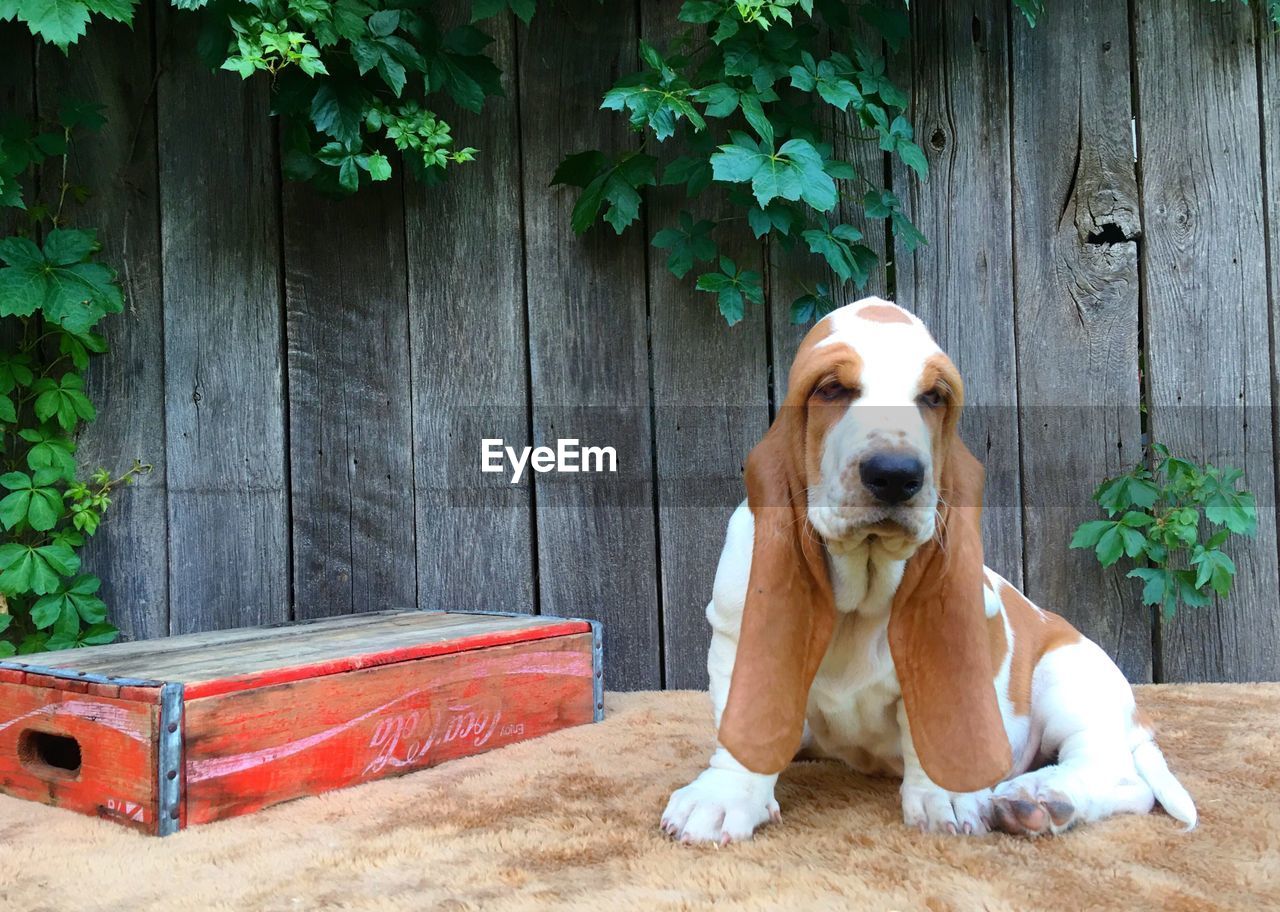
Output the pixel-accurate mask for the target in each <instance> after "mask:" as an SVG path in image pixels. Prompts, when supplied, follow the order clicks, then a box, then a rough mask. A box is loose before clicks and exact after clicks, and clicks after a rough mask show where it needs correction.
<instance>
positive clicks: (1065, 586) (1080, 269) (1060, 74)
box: [1011, 0, 1152, 681]
mask: <svg viewBox="0 0 1280 912" xmlns="http://www.w3.org/2000/svg"><path fill="white" fill-rule="evenodd" d="M1012 76H1013V82H1012V87H1011V88H1012V94H1013V136H1012V142H1013V145H1012V148H1013V178H1014V183H1013V230H1014V237H1016V238H1017V239H1018V243H1017V262H1016V270H1015V286H1014V292H1015V301H1016V308H1015V314H1016V317H1017V345H1018V368H1019V369H1018V378H1017V379H1018V403H1019V407H1020V422H1019V430H1020V433H1021V439H1022V497H1023V534H1024V538H1025V542H1026V548H1025V560H1026V592H1027V595H1028V596H1030V597H1031V598H1032V599H1034V600H1036V601H1037V602H1038V603H1039V604H1041V605H1043V606H1044V607H1045V608H1049V609H1052V610H1053V611H1057V612H1059V613H1061V614H1062V615H1063V616H1065V617H1066V618H1067V619H1068V620H1069V621H1071V622H1072V623H1073V624H1075V625H1076V627H1077V628H1079V630H1080V631H1081V632H1082V633H1084V634H1085V635H1086V636H1088V637H1089V638H1090V639H1092V640H1094V641H1095V642H1097V643H1098V644H1099V645H1101V646H1102V647H1103V649H1105V650H1106V651H1107V653H1108V654H1109V655H1111V656H1112V657H1113V658H1115V659H1116V660H1117V662H1118V664H1119V665H1120V668H1121V670H1123V671H1124V672H1125V674H1126V675H1127V676H1128V677H1129V679H1130V680H1134V681H1149V680H1151V624H1152V615H1151V612H1150V611H1149V610H1148V609H1146V608H1144V607H1143V606H1142V604H1141V601H1140V600H1139V598H1138V587H1136V586H1135V581H1134V580H1127V579H1125V578H1124V573H1123V572H1122V571H1121V570H1120V569H1118V568H1112V569H1111V570H1107V571H1102V570H1100V569H1099V567H1098V563H1097V560H1096V558H1095V557H1094V556H1093V554H1092V553H1090V552H1084V551H1069V550H1068V549H1067V545H1068V543H1069V542H1070V541H1071V535H1072V532H1073V531H1074V530H1075V527H1076V526H1077V525H1079V524H1080V523H1081V522H1083V521H1085V520H1088V519H1097V518H1098V510H1097V507H1096V505H1095V504H1094V503H1093V502H1092V501H1091V500H1090V499H1089V495H1090V494H1091V493H1092V492H1093V489H1094V488H1095V487H1096V486H1097V484H1098V482H1100V481H1101V480H1102V479H1103V478H1105V477H1107V476H1109V475H1115V474H1118V473H1119V472H1120V471H1123V470H1125V469H1127V468H1129V467H1130V466H1131V465H1133V464H1134V463H1135V462H1137V461H1138V460H1140V459H1141V457H1142V452H1141V434H1142V428H1141V416H1140V415H1139V398H1140V395H1139V388H1138V244H1137V238H1138V236H1139V235H1140V233H1141V228H1140V216H1139V208H1138V187H1137V178H1136V175H1135V172H1134V162H1133V148H1132V140H1131V135H1132V134H1131V132H1130V117H1131V115H1132V112H1131V107H1132V106H1131V104H1130V98H1129V84H1130V80H1129V21H1128V11H1127V10H1126V8H1125V7H1124V6H1123V5H1120V4H1101V5H1100V4H1096V3H1090V2H1088V0H1065V2H1060V3H1056V4H1054V6H1053V8H1052V9H1051V10H1050V11H1049V13H1048V14H1047V15H1045V16H1044V18H1043V19H1042V21H1041V23H1040V24H1039V26H1037V28H1036V29H1035V30H1034V31H1032V30H1031V29H1029V28H1026V27H1024V26H1023V25H1022V24H1021V23H1019V22H1016V21H1015V23H1014V29H1013V70H1012ZM1052 85H1061V86H1062V87H1063V88H1062V90H1061V91H1047V92H1046V91H1045V90H1044V89H1045V87H1046V86H1052Z"/></svg>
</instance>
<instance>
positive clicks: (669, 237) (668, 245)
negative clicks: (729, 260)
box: [653, 212, 716, 279]
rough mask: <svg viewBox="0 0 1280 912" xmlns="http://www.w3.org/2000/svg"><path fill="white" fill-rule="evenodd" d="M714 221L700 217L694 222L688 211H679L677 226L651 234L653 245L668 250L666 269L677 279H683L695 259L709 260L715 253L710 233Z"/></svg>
mask: <svg viewBox="0 0 1280 912" xmlns="http://www.w3.org/2000/svg"><path fill="white" fill-rule="evenodd" d="M714 227H715V223H714V222H711V221H708V220H707V219H702V220H701V221H698V222H694V221H693V217H692V216H691V215H690V214H689V213H688V212H681V213H680V225H679V227H678V228H664V229H663V230H662V231H659V232H658V233H657V234H655V235H654V236H653V246H654V247H657V248H658V249H660V250H670V251H671V253H670V255H669V256H668V257H667V269H668V270H670V271H671V273H672V275H674V276H675V277H676V278H677V279H683V278H684V277H685V276H686V275H687V274H688V273H689V270H690V269H692V268H693V264H694V262H695V261H696V260H711V259H714V258H715V255H716V245H715V243H714V242H712V240H711V237H710V233H711V229H713V228H714Z"/></svg>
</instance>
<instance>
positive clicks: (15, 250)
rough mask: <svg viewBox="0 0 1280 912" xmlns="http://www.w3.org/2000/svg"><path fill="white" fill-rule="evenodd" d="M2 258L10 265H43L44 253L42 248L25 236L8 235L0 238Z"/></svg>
mask: <svg viewBox="0 0 1280 912" xmlns="http://www.w3.org/2000/svg"><path fill="white" fill-rule="evenodd" d="M0 260H4V261H5V263H7V264H8V265H10V266H18V267H36V268H39V267H43V266H44V254H43V253H41V252H40V248H39V247H37V246H36V245H35V244H33V243H32V242H31V241H29V240H27V239H26V238H24V237H7V238H4V239H3V240H0Z"/></svg>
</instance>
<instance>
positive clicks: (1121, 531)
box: [1071, 444, 1258, 617]
mask: <svg viewBox="0 0 1280 912" xmlns="http://www.w3.org/2000/svg"><path fill="white" fill-rule="evenodd" d="M1151 452H1152V454H1153V456H1154V457H1155V458H1156V464H1155V468H1154V471H1153V470H1151V469H1148V468H1147V467H1146V466H1145V465H1141V464H1140V465H1137V466H1135V467H1134V468H1133V469H1131V470H1130V471H1129V472H1127V473H1126V474H1124V475H1120V476H1118V477H1116V478H1108V479H1107V480H1105V481H1103V482H1102V484H1101V485H1099V487H1098V489H1097V490H1096V491H1095V492H1094V494H1093V499H1094V500H1095V501H1096V502H1097V503H1098V505H1099V506H1100V507H1102V509H1103V510H1104V511H1105V512H1106V514H1107V516H1108V518H1107V519H1099V520H1093V521H1091V522H1086V523H1083V524H1081V525H1080V527H1079V528H1078V529H1076V531H1075V535H1074V536H1072V539H1071V547H1072V548H1087V549H1091V550H1092V551H1093V552H1094V554H1095V555H1096V556H1097V558H1098V562H1099V563H1100V564H1102V566H1104V567H1110V566H1112V565H1113V564H1115V563H1116V562H1117V561H1119V560H1120V559H1121V558H1122V557H1125V558H1128V559H1129V560H1131V561H1133V562H1134V563H1135V564H1136V566H1135V567H1134V568H1133V569H1132V570H1130V571H1129V573H1128V574H1127V575H1128V576H1129V577H1131V578H1134V579H1140V580H1142V581H1143V587H1142V602H1143V604H1145V605H1158V606H1160V608H1161V610H1162V611H1163V613H1164V615H1165V617H1173V615H1174V613H1175V612H1176V611H1177V609H1178V606H1179V605H1181V604H1185V605H1188V606H1190V607H1193V608H1203V607H1205V606H1206V605H1208V604H1209V603H1210V601H1211V600H1212V593H1215V592H1216V593H1217V594H1218V595H1219V596H1223V597H1225V596H1226V595H1227V594H1228V593H1230V591H1231V585H1232V583H1233V582H1234V580H1235V575H1236V565H1235V562H1234V561H1232V559H1231V558H1230V556H1228V555H1227V553H1226V552H1225V551H1223V550H1222V549H1223V546H1224V545H1225V544H1226V543H1227V541H1228V540H1229V539H1230V538H1231V536H1232V535H1242V536H1245V537H1248V538H1252V537H1253V536H1254V535H1256V534H1257V531H1258V508H1257V504H1256V502H1255V501H1254V497H1253V495H1252V494H1251V493H1249V492H1248V491H1244V490H1240V489H1239V483H1240V480H1241V479H1242V478H1243V477H1244V473H1243V472H1241V471H1240V470H1239V469H1233V468H1218V467H1217V466H1212V465H1205V466H1198V465H1196V464H1194V463H1192V462H1188V461H1187V460H1185V459H1179V458H1177V457H1175V456H1171V455H1170V454H1169V450H1168V448H1166V447H1164V446H1162V445H1161V444H1154V445H1153V446H1152V447H1151ZM1205 532H1208V533H1209V534H1208V537H1205Z"/></svg>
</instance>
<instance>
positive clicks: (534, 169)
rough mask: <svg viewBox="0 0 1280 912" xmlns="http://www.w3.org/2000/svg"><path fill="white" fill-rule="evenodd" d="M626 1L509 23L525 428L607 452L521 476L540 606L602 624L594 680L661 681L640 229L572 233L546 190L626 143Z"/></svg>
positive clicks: (561, 193)
mask: <svg viewBox="0 0 1280 912" xmlns="http://www.w3.org/2000/svg"><path fill="white" fill-rule="evenodd" d="M633 13H634V8H632V7H629V6H628V7H626V8H625V9H618V10H612V11H610V13H609V14H608V15H601V8H600V6H599V4H598V3H595V2H594V0H571V2H568V3H565V4H561V5H557V6H555V7H553V8H551V9H548V10H546V11H542V10H539V13H538V15H537V16H536V17H535V18H534V20H533V23H532V25H531V26H530V27H529V28H528V29H527V30H525V29H521V31H520V34H521V42H520V49H519V60H520V73H519V80H520V110H521V144H522V148H523V152H524V170H523V184H524V200H525V223H524V229H525V235H524V236H525V252H526V269H527V272H526V280H527V283H528V284H527V289H528V295H529V348H530V352H529V357H530V362H531V368H532V390H533V431H534V433H533V436H534V442H535V443H536V444H538V445H554V444H555V441H556V440H557V438H577V439H579V440H581V441H582V443H583V444H585V445H593V446H611V447H614V448H615V449H616V451H617V468H618V471H617V473H616V474H595V475H583V474H578V475H559V476H557V475H553V474H544V475H541V476H539V477H538V478H536V479H535V481H534V494H535V497H536V503H537V526H538V531H537V537H538V576H539V589H540V592H541V606H542V610H543V611H547V612H552V613H555V614H582V615H586V616H589V617H595V618H598V619H599V620H601V621H603V622H604V636H605V666H606V669H607V670H606V683H607V686H609V687H611V688H613V689H615V690H633V689H638V688H653V687H658V686H659V685H660V684H661V667H662V660H661V652H660V649H661V647H660V640H659V624H658V616H659V607H658V597H657V588H658V587H657V566H656V558H655V544H656V543H655V532H654V491H653V453H652V436H651V428H650V414H649V413H650V396H649V384H650V372H649V352H648V346H647V331H646V316H647V315H646V309H645V308H646V301H645V284H644V275H645V246H646V244H647V243H648V240H647V238H646V236H645V232H644V230H643V226H642V225H641V226H633V228H632V230H630V231H629V232H627V233H626V234H625V235H623V236H622V237H616V236H615V235H614V233H613V229H612V228H610V227H608V226H607V225H599V224H598V225H596V226H594V227H593V228H592V229H591V230H590V232H588V234H587V235H585V236H584V237H582V238H576V237H574V236H573V234H572V232H571V230H570V219H569V214H570V211H571V210H572V208H573V202H574V199H575V198H576V193H571V192H569V191H568V190H565V189H554V190H548V189H547V184H548V182H549V181H550V180H551V176H552V173H553V172H554V170H555V167H556V165H557V164H558V163H559V162H560V160H561V159H562V158H563V157H564V156H565V155H566V154H568V153H572V152H577V151H580V150H582V149H587V148H602V149H604V150H605V151H606V152H608V153H611V154H612V153H618V152H622V151H624V150H629V149H632V148H634V147H635V145H636V142H637V139H636V137H635V136H634V135H633V134H632V133H631V132H630V131H629V130H628V129H627V127H626V122H625V120H624V119H623V118H622V117H619V116H618V115H616V114H612V113H609V112H602V111H600V110H599V104H600V102H599V98H600V96H601V95H602V94H603V93H604V91H605V90H606V89H608V88H609V86H610V85H612V83H613V80H614V79H616V78H617V77H618V76H619V75H620V74H622V73H627V72H630V71H631V70H632V69H633V68H634V66H635V63H636V55H635V47H636V37H637V35H636V20H635V16H634V15H633Z"/></svg>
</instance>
